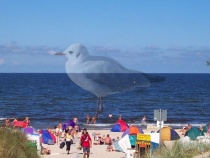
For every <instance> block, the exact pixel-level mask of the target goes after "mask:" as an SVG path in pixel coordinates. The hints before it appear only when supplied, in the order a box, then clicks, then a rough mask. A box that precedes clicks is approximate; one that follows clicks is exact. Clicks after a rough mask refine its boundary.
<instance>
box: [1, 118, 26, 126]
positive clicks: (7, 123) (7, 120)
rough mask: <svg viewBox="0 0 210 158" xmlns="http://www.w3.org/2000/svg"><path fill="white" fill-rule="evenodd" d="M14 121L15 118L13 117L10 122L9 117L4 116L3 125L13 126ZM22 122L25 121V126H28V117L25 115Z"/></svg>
mask: <svg viewBox="0 0 210 158" xmlns="http://www.w3.org/2000/svg"><path fill="white" fill-rule="evenodd" d="M16 121H18V120H17V119H16V118H14V119H13V121H12V122H10V119H9V118H6V119H5V121H4V125H5V127H10V126H11V125H12V126H13V127H15V126H16V125H15V122H16ZM23 122H24V123H25V126H26V127H27V126H29V125H30V119H29V117H26V118H25V119H24V120H23Z"/></svg>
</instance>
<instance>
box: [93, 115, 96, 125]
mask: <svg viewBox="0 0 210 158" xmlns="http://www.w3.org/2000/svg"><path fill="white" fill-rule="evenodd" d="M95 123H96V117H95V116H93V117H92V124H95Z"/></svg>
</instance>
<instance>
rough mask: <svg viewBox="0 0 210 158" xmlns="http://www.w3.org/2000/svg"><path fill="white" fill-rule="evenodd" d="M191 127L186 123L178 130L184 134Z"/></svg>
mask: <svg viewBox="0 0 210 158" xmlns="http://www.w3.org/2000/svg"><path fill="white" fill-rule="evenodd" d="M190 128H192V125H191V124H188V125H187V127H184V126H183V127H182V129H181V130H180V132H182V135H185V133H186V132H187V131H188V130H189V129H190Z"/></svg>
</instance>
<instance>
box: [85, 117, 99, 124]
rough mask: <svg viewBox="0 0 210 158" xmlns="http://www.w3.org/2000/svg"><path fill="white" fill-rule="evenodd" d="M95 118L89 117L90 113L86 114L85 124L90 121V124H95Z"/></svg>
mask: <svg viewBox="0 0 210 158" xmlns="http://www.w3.org/2000/svg"><path fill="white" fill-rule="evenodd" d="M96 118H97V116H92V117H90V115H87V116H86V122H87V124H89V123H90V121H91V123H92V124H95V123H96Z"/></svg>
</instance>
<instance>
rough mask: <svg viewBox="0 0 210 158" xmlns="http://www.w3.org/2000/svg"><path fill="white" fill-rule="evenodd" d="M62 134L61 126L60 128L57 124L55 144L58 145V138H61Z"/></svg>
mask: <svg viewBox="0 0 210 158" xmlns="http://www.w3.org/2000/svg"><path fill="white" fill-rule="evenodd" d="M62 132H63V130H62V126H60V125H59V124H58V126H57V127H56V129H55V135H56V138H57V140H56V141H57V144H58V143H59V141H60V138H61V136H62Z"/></svg>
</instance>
